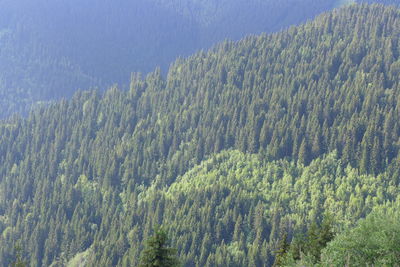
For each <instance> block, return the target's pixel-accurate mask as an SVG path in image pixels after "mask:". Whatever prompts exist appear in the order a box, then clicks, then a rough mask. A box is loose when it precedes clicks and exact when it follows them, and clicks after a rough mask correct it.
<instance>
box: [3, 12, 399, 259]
mask: <svg viewBox="0 0 400 267" xmlns="http://www.w3.org/2000/svg"><path fill="white" fill-rule="evenodd" d="M399 31H400V13H399V10H398V9H395V8H388V7H383V6H377V5H374V6H368V5H362V6H350V7H347V8H345V9H340V10H336V11H334V12H332V13H328V14H325V15H322V16H320V17H319V18H317V19H316V20H315V21H312V22H309V23H307V24H305V25H303V26H300V27H292V28H290V29H288V30H286V31H284V32H281V33H278V34H273V35H262V36H258V37H256V36H253V37H249V38H246V39H244V40H242V41H239V42H237V43H233V42H225V43H223V44H221V45H219V46H217V47H215V48H214V49H213V50H211V51H209V52H207V53H204V52H200V53H198V54H196V55H194V56H192V57H190V58H188V59H180V60H178V61H177V62H176V63H174V64H173V66H172V67H171V68H170V70H169V72H168V75H167V78H166V79H163V78H162V76H161V73H160V70H157V71H155V72H153V73H150V74H149V75H148V76H147V77H146V78H144V79H141V78H140V77H139V76H138V75H135V76H134V77H133V79H132V82H131V85H130V89H129V90H128V91H121V90H119V89H117V88H111V89H109V90H107V91H106V92H105V93H104V94H100V93H98V92H96V91H90V92H80V93H77V94H75V95H74V97H73V98H72V99H71V100H70V101H66V100H64V101H61V102H60V103H54V104H52V105H50V106H49V107H42V108H38V109H37V110H35V111H34V112H32V113H31V114H30V115H29V117H28V118H26V119H20V118H17V117H13V118H10V119H8V120H6V121H3V122H2V123H1V127H0V163H1V164H0V232H1V235H0V263H1V264H3V265H4V266H7V264H9V263H10V261H11V260H12V258H13V250H12V247H10V244H14V243H15V242H17V241H19V242H20V243H21V245H22V247H23V250H24V251H25V253H26V254H25V256H26V258H27V259H29V261H30V262H31V265H32V266H49V265H51V264H52V263H55V262H56V261H67V260H69V259H71V258H73V257H74V256H75V255H76V254H78V253H82V252H85V253H83V254H80V255H88V256H87V257H88V258H87V259H86V260H87V262H88V263H90V264H91V265H93V266H113V265H120V266H128V265H129V263H130V262H131V261H135V259H137V257H138V253H139V252H140V250H141V248H142V245H141V244H142V243H141V241H142V240H143V239H145V238H146V237H147V236H148V235H149V233H150V231H151V228H152V226H153V224H155V223H157V222H165V223H167V224H170V232H171V234H173V240H174V242H175V243H174V244H176V245H177V246H180V245H179V244H186V246H182V247H179V250H180V252H179V253H180V255H181V257H182V259H183V260H184V262H185V263H186V265H187V266H196V265H198V266H204V264H207V261H208V262H209V263H208V264H209V265H210V266H212V264H213V262H215V261H217V262H232V264H238V265H239V266H240V264H249V265H251V264H252V262H255V265H256V266H263V265H265V263H266V262H267V259H269V262H270V263H271V260H272V259H271V254H269V252H271V251H272V250H273V249H274V244H275V242H276V239H277V237H278V235H279V234H278V233H279V231H280V229H281V226H282V224H286V223H287V222H288V221H289V222H291V224H292V225H293V231H295V230H296V229H297V230H298V229H302V228H305V227H307V225H308V224H309V223H310V222H311V221H313V220H320V217H321V215H322V214H323V212H324V211H325V210H328V211H329V210H330V211H332V210H334V211H335V212H336V211H337V210H339V211H338V214H342V218H339V221H338V224H340V225H345V224H352V223H353V222H355V221H356V220H357V219H358V218H359V217H363V216H365V215H366V214H367V213H369V211H370V210H371V209H372V207H374V206H378V205H381V204H384V203H385V202H386V201H392V200H393V201H394V200H395V199H396V198H397V197H398V192H397V187H398V184H399V173H398V172H399V162H400V159H399V153H398V152H399V151H398V149H399V147H398V144H399V134H400V129H399V127H400V126H399V124H398V122H399V121H400V120H399V119H400V118H399V116H400V115H399V114H400V112H399V108H400V106H399V102H398V99H399V80H398V75H399V73H400V62H399V48H400V46H399V36H400V34H399ZM232 148H233V149H237V150H240V151H241V152H242V153H251V154H256V155H252V156H247V155H244V154H241V153H239V152H230V153H228V154H227V155H225V154H222V156H216V157H215V158H216V159H217V161H216V162H214V163H213V161H210V162H207V161H206V162H205V163H203V165H200V166H201V167H196V168H195V169H193V170H192V171H189V170H191V169H192V168H193V167H194V166H196V165H197V164H198V163H200V162H202V161H203V160H204V159H207V158H209V157H212V156H213V154H214V153H219V152H221V151H223V150H228V149H232ZM237 154H238V155H237ZM327 154H330V155H331V156H327V157H326V158H325V159H324V160H322V159H321V158H323V157H324V155H327ZM235 155H236V156H235ZM231 157H232V158H231ZM235 157H236V158H237V159H235ZM219 158H221V161H222V162H227V164H226V165H227V166H228V167H225V165H224V163H218V159H219ZM280 159H285V161H283V163H279V161H278V162H277V163H276V162H275V163H270V165H268V162H270V161H273V160H280ZM235 160H236V161H237V162H242V161H243V162H244V163H243V164H241V163H231V162H232V161H235ZM313 160H314V161H313ZM253 161H255V162H254V163H253ZM310 163H311V164H310ZM207 164H209V165H210V167H204V166H207ZM264 164H265V166H266V167H265V166H264ZM280 164H282V165H280ZM297 164H298V165H297ZM309 164H310V165H309ZM213 165H215V166H213ZM252 165H254V171H253V169H252V167H246V166H252ZM308 165H309V166H308ZM326 165H329V167H327V169H326V170H324V169H319V168H323V166H326ZM286 166H287V167H286ZM304 166H307V167H304ZM202 168H206V170H205V171H201V170H202ZM224 168H226V169H227V170H226V173H224V172H222V170H223V169H224ZM274 168H276V169H277V172H278V174H276V175H273V174H272V175H270V174H268V172H270V171H273V170H274ZM287 168H288V169H289V170H287ZM231 169H232V170H234V171H235V172H231ZM242 169H243V170H245V169H249V170H248V176H246V175H247V174H246V173H242ZM315 169H317V170H315ZM219 170H221V171H219ZM334 170H335V171H334ZM188 171H189V172H188ZM292 171H293V173H292ZM303 171H304V172H306V173H307V172H308V173H309V174H310V173H311V174H310V175H305V176H303ZM236 172H237V173H236ZM257 172H260V174H258V173H257ZM279 173H280V174H282V173H285V174H287V175H286V176H281V175H280V174H279ZM289 174H290V175H289ZM177 177H181V178H178V180H177ZM196 177H198V181H197V179H196ZM235 177H238V178H235ZM263 177H270V180H271V181H268V183H266V182H265V180H263V179H264V178H263ZM284 177H286V178H284ZM288 177H289V178H288ZM290 177H291V178H290ZM375 177H376V178H375ZM285 179H289V180H290V179H291V180H292V182H291V183H288V182H290V181H286V180H285ZM297 179H298V180H299V181H302V183H301V184H297V185H296V180H297ZM307 179H309V180H307ZM267 180H268V179H267ZM238 181H242V183H239V182H238ZM283 181H285V182H283ZM303 181H304V185H303ZM318 181H319V182H320V184H318ZM216 184H220V186H217V185H216ZM194 185H196V186H194ZM210 185H215V187H214V186H210ZM239 185H240V186H239ZM271 185H275V188H271V187H270V186H271ZM285 185H292V186H297V187H298V188H297V189H296V190H295V192H299V193H298V194H296V193H295V192H292V191H291V190H292V189H293V188H292V187H289V188H286V187H285ZM235 186H236V187H235ZM313 186H316V187H315V188H313ZM192 187H193V188H192ZM252 187H255V188H254V189H253V191H252ZM265 187H266V188H265ZM191 188H192V189H191ZM203 188H205V189H204V190H203ZM268 189H271V194H270V191H269V190H268ZM334 189H336V191H333V190H334ZM190 190H193V191H190ZM272 191H274V192H275V191H276V193H274V194H272ZM308 191H310V192H313V193H312V194H310V196H309V195H308V194H307V195H305V194H302V193H305V192H308ZM232 192H234V193H232ZM334 192H337V195H336V194H335V193H334ZM164 195H165V196H164ZM213 196H214V197H213ZM311 196H312V197H311ZM180 198H181V199H180ZM296 199H299V200H301V201H299V203H296V202H295V201H294V202H293V200H296ZM200 200H203V202H201V201H200ZM345 201H349V202H350V204H347V202H345ZM185 203H186V204H185ZM274 203H275V204H274ZM258 204H260V205H259V206H258ZM273 204H274V205H273ZM301 204H303V206H302V205H301ZM191 205H192V206H194V207H198V208H199V209H200V210H197V209H192V210H191V209H190V206H191ZM196 205H198V206H196ZM241 205H242V207H243V208H242V209H241V210H240V212H239V210H237V209H238V208H236V210H237V211H234V210H235V206H237V207H240V206H241ZM257 206H258V209H259V211H260V212H259V213H258V214H261V215H259V216H258V219H257V220H258V221H257V220H255V219H254V218H255V217H256V216H255V215H254V210H255V209H256V208H257ZM211 207H212V208H213V209H212V212H211V215H213V216H210V211H211ZM252 207H253V208H252ZM271 207H272V211H274V208H275V209H276V210H279V215H276V218H274V217H273V216H272V215H271V214H269V213H270V212H271ZM251 209H252V211H251ZM200 212H201V214H200ZM262 212H265V213H264V214H265V215H262ZM275 213H277V212H275ZM176 214H180V216H179V217H176V216H175V215H176ZM230 214H235V215H232V216H231V215H230ZM239 215H240V216H241V217H242V219H244V218H247V222H246V225H247V226H246V227H247V228H246V229H247V230H243V231H241V232H242V233H243V238H242V239H243V240H244V241H245V242H242V241H240V239H239V241H240V242H239V241H238V242H239V243H237V244H234V241H232V240H233V238H234V237H233V236H232V232H231V230H232V229H234V228H233V226H232V224H233V223H232V222H235V223H236V222H237V220H239V217H238V216H239ZM207 216H208V217H207ZM271 216H272V217H271ZM203 217H204V218H203ZM212 217H217V218H219V219H220V220H213V218H212ZM281 218H284V220H281ZM185 219H187V220H185ZM225 219H226V221H224V220H225ZM260 220H261V221H260ZM196 221H200V222H202V224H201V225H199V227H198V228H199V229H197V228H193V227H191V226H192V224H194V223H195V222H196ZM255 221H257V223H260V224H257V225H258V226H257V227H254V224H255ZM218 225H220V226H218ZM250 225H251V226H252V227H254V229H259V232H258V235H257V231H256V232H254V231H253V232H252V231H251V230H250V228H251V227H250ZM219 227H220V228H221V231H220V232H219V234H220V235H219V236H217V233H218V231H219V230H218V231H217V230H216V229H219ZM238 227H239V226H238ZM188 229H191V231H192V232H191V233H188V232H189V230H188ZM271 233H272V234H271ZM190 234H191V236H190ZM239 236H240V235H239ZM257 236H258V237H259V238H258V239H257ZM180 237H182V240H180V239H179V238H180ZM236 238H238V236H237V235H236ZM183 239H184V240H183ZM235 240H237V239H235ZM256 240H257V241H256ZM189 243H190V244H192V243H193V245H189ZM261 248H265V250H264V249H262V251H263V253H264V254H262V253H261V252H260V253H261V254H260V253H258V252H259V250H258V249H261ZM88 249H90V250H88ZM268 251H269V252H268ZM89 252H91V253H89ZM267 252H268V253H267ZM235 255H236V256H235ZM242 260H243V261H244V262H242ZM217 265H218V264H217Z"/></svg>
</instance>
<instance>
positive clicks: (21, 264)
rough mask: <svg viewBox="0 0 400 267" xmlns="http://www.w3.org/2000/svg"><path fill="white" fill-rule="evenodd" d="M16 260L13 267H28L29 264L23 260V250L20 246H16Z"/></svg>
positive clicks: (12, 264)
mask: <svg viewBox="0 0 400 267" xmlns="http://www.w3.org/2000/svg"><path fill="white" fill-rule="evenodd" d="M14 250H15V260H14V261H13V262H12V263H11V267H26V266H28V263H27V262H26V261H24V260H23V259H22V255H21V254H22V248H21V247H20V246H18V245H17V246H15V247H14Z"/></svg>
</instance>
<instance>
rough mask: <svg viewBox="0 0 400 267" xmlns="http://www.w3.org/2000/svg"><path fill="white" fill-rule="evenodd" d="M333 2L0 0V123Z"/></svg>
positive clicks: (304, 15) (302, 16) (314, 12)
mask: <svg viewBox="0 0 400 267" xmlns="http://www.w3.org/2000/svg"><path fill="white" fill-rule="evenodd" d="M335 2H336V0H329V1H328V0H327V1H314V0H302V1H301V2H299V1H298V0H284V1H283V0H280V1H279V4H277V3H276V1H274V0H266V1H258V0H251V1H250V0H232V1H215V0H206V1H198V0H190V1H181V0H174V1H165V0H135V1H130V0H119V1H114V2H112V3H111V2H110V1H107V0H86V1H85V3H84V4H82V3H81V1H78V0H62V1H50V0H36V1H35V3H34V4H33V3H32V2H30V1H28V0H3V1H1V2H0V42H1V46H0V99H1V100H0V117H1V118H4V117H8V116H9V115H11V114H13V113H14V112H21V113H23V114H27V113H28V111H29V108H30V106H31V105H32V104H36V103H38V102H47V101H49V100H53V99H59V98H61V97H68V98H69V97H71V95H72V93H73V92H75V91H76V90H77V89H89V87H95V86H99V87H102V86H105V85H109V84H113V83H123V84H125V83H126V82H127V80H128V79H129V76H130V74H131V72H132V71H140V72H144V73H148V72H150V71H152V70H153V69H154V68H155V67H156V66H161V67H162V69H163V70H164V72H166V70H167V68H168V66H169V65H170V64H171V62H173V61H174V60H175V59H176V58H177V57H178V56H187V55H189V54H191V53H193V52H195V51H197V50H200V49H204V48H209V47H210V46H212V45H213V44H215V43H216V42H218V41H222V40H224V39H227V38H229V39H239V38H242V37H243V36H245V35H248V34H256V33H261V32H265V31H266V32H272V31H276V30H279V29H281V28H284V27H287V26H289V25H292V24H297V23H300V22H302V21H306V20H307V19H310V18H313V17H314V16H316V15H317V14H319V13H321V12H323V11H326V10H329V9H331V8H332V7H333V6H334V3H335ZM299 10H300V12H299ZM116 29H118V30H116Z"/></svg>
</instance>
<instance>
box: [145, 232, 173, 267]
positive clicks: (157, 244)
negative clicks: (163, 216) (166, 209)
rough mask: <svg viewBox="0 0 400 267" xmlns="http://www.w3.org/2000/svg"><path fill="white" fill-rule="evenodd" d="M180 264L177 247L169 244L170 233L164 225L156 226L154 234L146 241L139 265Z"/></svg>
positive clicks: (153, 266)
mask: <svg viewBox="0 0 400 267" xmlns="http://www.w3.org/2000/svg"><path fill="white" fill-rule="evenodd" d="M156 266H159V267H175V266H179V260H178V258H177V256H176V249H174V248H171V247H169V246H168V235H167V233H166V231H165V230H164V229H163V228H162V227H158V226H157V227H156V228H155V230H154V234H153V236H151V237H150V238H149V239H148V240H147V242H146V248H145V249H144V250H143V252H142V255H141V257H140V264H139V267H156Z"/></svg>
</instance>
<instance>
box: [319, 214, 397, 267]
mask: <svg viewBox="0 0 400 267" xmlns="http://www.w3.org/2000/svg"><path fill="white" fill-rule="evenodd" d="M399 219H400V213H399V209H398V208H396V209H389V210H385V209H377V210H376V211H374V212H372V213H371V214H370V215H368V216H367V218H366V219H362V220H360V221H359V222H358V223H357V226H356V227H354V228H351V229H349V230H346V231H344V232H343V233H341V234H340V235H338V236H337V237H336V238H335V239H334V240H333V241H332V242H330V243H329V244H328V246H327V247H326V249H324V251H323V255H322V262H321V266H397V265H398V264H399V262H400V254H399V251H400V238H399V237H400V220H399Z"/></svg>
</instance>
